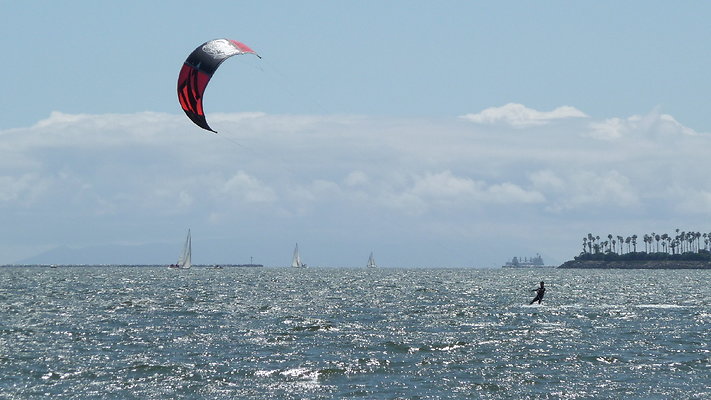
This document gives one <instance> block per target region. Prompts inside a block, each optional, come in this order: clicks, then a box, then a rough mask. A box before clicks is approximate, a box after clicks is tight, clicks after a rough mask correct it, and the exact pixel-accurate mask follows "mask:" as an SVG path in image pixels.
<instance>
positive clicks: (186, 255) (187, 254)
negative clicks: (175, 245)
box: [170, 229, 193, 269]
mask: <svg viewBox="0 0 711 400" xmlns="http://www.w3.org/2000/svg"><path fill="white" fill-rule="evenodd" d="M192 255H193V244H192V239H191V237H190V229H188V237H187V238H185V244H184V245H183V251H182V252H181V253H180V258H179V259H178V263H177V264H171V265H170V268H178V269H189V268H190V267H191V266H192Z"/></svg>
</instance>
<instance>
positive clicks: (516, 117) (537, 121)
mask: <svg viewBox="0 0 711 400" xmlns="http://www.w3.org/2000/svg"><path fill="white" fill-rule="evenodd" d="M585 117H587V115H586V114H585V113H583V112H582V111H580V110H578V109H576V108H574V107H570V106H561V107H558V108H556V109H555V110H553V111H538V110H534V109H531V108H528V107H526V106H524V105H522V104H516V103H509V104H506V105H504V106H501V107H491V108H487V109H485V110H483V111H481V112H479V113H477V114H466V115H463V116H462V117H461V118H462V119H465V120H468V121H472V122H476V123H479V124H499V123H501V124H507V125H510V126H513V127H517V128H527V127H531V126H539V125H546V124H548V123H550V122H552V121H555V120H559V119H568V118H585Z"/></svg>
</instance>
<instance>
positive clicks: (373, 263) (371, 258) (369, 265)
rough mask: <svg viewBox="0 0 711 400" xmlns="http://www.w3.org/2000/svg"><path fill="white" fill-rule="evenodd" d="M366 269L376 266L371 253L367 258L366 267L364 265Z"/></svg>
mask: <svg viewBox="0 0 711 400" xmlns="http://www.w3.org/2000/svg"><path fill="white" fill-rule="evenodd" d="M366 267H368V268H377V267H378V265H377V264H376V263H375V259H374V258H373V252H372V251H371V252H370V258H368V265H366Z"/></svg>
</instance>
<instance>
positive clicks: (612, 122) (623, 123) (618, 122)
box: [587, 110, 698, 140]
mask: <svg viewBox="0 0 711 400" xmlns="http://www.w3.org/2000/svg"><path fill="white" fill-rule="evenodd" d="M695 135H698V133H697V132H696V131H694V130H693V129H691V128H689V127H686V126H684V125H682V124H681V123H679V121H677V120H676V119H674V117H672V116H671V115H669V114H662V113H659V112H658V111H656V110H655V111H654V112H652V113H650V114H647V115H633V116H631V117H628V118H609V119H606V120H604V121H600V122H591V123H590V124H589V131H588V132H587V136H589V137H592V138H595V139H601V140H617V139H620V138H622V137H624V136H634V137H636V138H643V137H647V138H651V137H656V138H660V137H674V136H695Z"/></svg>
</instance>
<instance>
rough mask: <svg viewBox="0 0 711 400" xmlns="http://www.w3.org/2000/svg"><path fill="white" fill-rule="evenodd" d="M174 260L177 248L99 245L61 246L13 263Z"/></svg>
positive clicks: (63, 263)
mask: <svg viewBox="0 0 711 400" xmlns="http://www.w3.org/2000/svg"><path fill="white" fill-rule="evenodd" d="M176 259H177V251H176V247H175V245H173V246H171V245H169V244H144V245H135V246H130V245H102V246H92V247H84V248H71V247H67V246H62V247H56V248H54V249H51V250H48V251H45V252H43V253H40V254H38V255H35V256H32V257H28V258H25V259H23V260H19V261H17V262H15V263H14V264H23V265H24V264H28V265H31V264H41V265H46V264H59V265H97V264H121V265H146V264H170V263H172V262H175V260H176Z"/></svg>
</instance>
